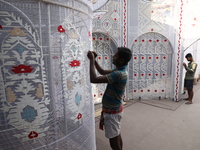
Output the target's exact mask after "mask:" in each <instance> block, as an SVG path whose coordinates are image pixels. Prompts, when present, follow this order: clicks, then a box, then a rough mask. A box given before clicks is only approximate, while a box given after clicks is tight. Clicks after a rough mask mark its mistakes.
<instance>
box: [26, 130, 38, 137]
mask: <svg viewBox="0 0 200 150" xmlns="http://www.w3.org/2000/svg"><path fill="white" fill-rule="evenodd" d="M36 137H38V133H37V132H35V131H31V132H30V133H29V135H28V138H29V139H33V138H36Z"/></svg>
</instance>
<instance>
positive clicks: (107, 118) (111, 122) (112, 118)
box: [103, 112, 122, 139]
mask: <svg viewBox="0 0 200 150" xmlns="http://www.w3.org/2000/svg"><path fill="white" fill-rule="evenodd" d="M103 118H104V125H105V136H106V138H109V139H110V138H114V137H116V136H118V135H119V134H120V129H121V119H122V112H121V113H117V114H107V113H103Z"/></svg>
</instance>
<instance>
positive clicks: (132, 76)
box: [127, 32, 172, 99]
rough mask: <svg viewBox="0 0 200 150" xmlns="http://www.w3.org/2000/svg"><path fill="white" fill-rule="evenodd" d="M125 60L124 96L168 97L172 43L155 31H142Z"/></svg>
mask: <svg viewBox="0 0 200 150" xmlns="http://www.w3.org/2000/svg"><path fill="white" fill-rule="evenodd" d="M131 50H132V52H133V58H132V59H131V61H130V62H129V82H128V87H127V97H128V98H130V99H159V98H169V97H170V92H171V82H172V77H171V69H172V46H171V44H170V41H169V40H168V39H167V38H166V37H164V36H163V35H161V34H158V33H153V32H150V33H146V34H143V35H141V36H139V37H138V38H137V39H135V40H133V44H132V47H131Z"/></svg>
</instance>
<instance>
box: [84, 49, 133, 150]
mask: <svg viewBox="0 0 200 150" xmlns="http://www.w3.org/2000/svg"><path fill="white" fill-rule="evenodd" d="M87 56H88V58H89V60H90V82H91V83H107V87H106V90H105V92H104V95H103V98H102V113H101V117H100V124H99V128H100V129H102V130H103V127H104V128H105V136H106V137H107V138H108V139H109V142H110V146H111V148H112V149H113V150H122V147H123V142H122V138H121V132H120V128H121V119H122V112H123V103H122V99H123V98H122V96H123V94H124V92H125V87H126V83H127V76H128V74H127V71H126V68H127V65H128V62H129V61H130V59H131V58H132V53H131V50H130V49H128V48H126V47H118V48H117V52H116V53H115V55H114V56H113V64H114V65H115V67H116V68H115V69H114V70H104V69H102V68H101V67H100V66H99V64H98V63H97V61H96V60H95V58H96V57H97V54H96V53H95V52H92V51H89V52H88V54H87ZM95 68H96V69H97V71H98V72H99V73H100V74H101V75H102V76H97V75H96V72H95Z"/></svg>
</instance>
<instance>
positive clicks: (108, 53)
mask: <svg viewBox="0 0 200 150" xmlns="http://www.w3.org/2000/svg"><path fill="white" fill-rule="evenodd" d="M92 39H93V42H92V43H93V51H95V52H97V54H98V57H97V61H98V63H99V64H100V66H102V68H103V69H112V68H113V67H114V66H113V64H112V55H113V54H114V53H115V52H116V50H117V44H116V42H115V41H114V40H113V38H112V37H110V36H109V35H107V34H104V33H100V32H94V33H92ZM105 88H106V84H97V85H94V101H95V103H100V102H101V100H102V96H103V93H104V91H105Z"/></svg>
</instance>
